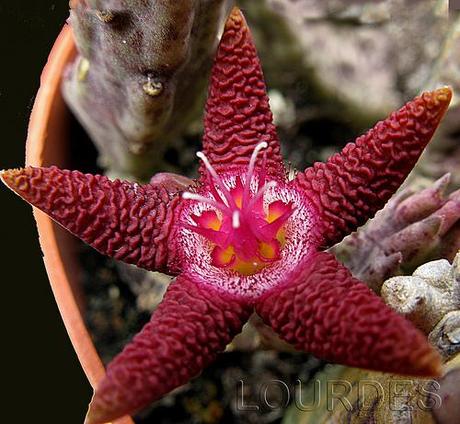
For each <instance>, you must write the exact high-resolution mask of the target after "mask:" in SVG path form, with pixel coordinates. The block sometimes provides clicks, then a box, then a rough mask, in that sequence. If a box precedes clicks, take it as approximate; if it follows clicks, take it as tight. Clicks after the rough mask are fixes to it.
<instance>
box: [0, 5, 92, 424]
mask: <svg viewBox="0 0 460 424" xmlns="http://www.w3.org/2000/svg"><path fill="white" fill-rule="evenodd" d="M0 2H1V4H0V21H1V25H0V34H1V37H0V45H1V56H0V73H1V78H0V113H1V115H0V116H1V128H2V135H1V141H0V143H1V145H0V169H2V168H3V169H5V168H11V167H19V166H22V165H23V164H24V143H25V139H26V132H27V122H28V118H29V114H30V111H31V107H32V104H33V100H34V97H35V93H36V91H37V89H38V86H39V81H40V73H41V69H42V68H43V66H44V65H45V63H46V59H47V56H48V53H49V51H50V49H51V46H52V44H53V41H54V39H55V38H56V36H57V34H58V33H59V31H60V29H61V27H62V26H63V24H64V23H65V20H66V18H67V15H68V1H67V0H60V1H54V2H53V1H49V0H15V1H11V2H6V0H0ZM0 241H1V243H0V250H1V251H0V266H1V268H2V273H1V277H0V278H1V283H0V284H1V298H0V299H1V329H2V338H1V348H0V351H1V364H2V374H3V375H2V381H1V385H2V393H3V395H2V397H1V404H2V407H3V411H4V412H5V413H6V412H7V411H9V413H10V414H12V419H10V420H5V418H4V417H5V415H3V417H2V422H15V423H26V422H31V423H35V422H44V423H82V422H83V418H84V415H85V412H86V410H87V405H88V402H89V401H90V398H91V394H92V390H91V387H90V385H89V383H88V381H87V379H86V377H85V375H84V373H83V370H82V369H81V367H80V365H79V362H78V359H77V357H76V355H75V353H74V351H73V349H72V345H71V344H70V341H69V339H68V337H67V333H66V331H65V328H64V325H63V323H62V321H61V318H60V315H59V312H58V309H57V306H56V304H55V301H54V298H53V295H52V293H51V289H50V286H49V283H48V278H47V276H46V273H45V268H44V265H43V261H42V255H41V250H40V247H39V244H38V239H37V230H36V228H35V222H34V220H33V218H32V209H31V207H29V206H28V205H27V204H25V203H24V202H23V201H22V200H21V199H19V198H18V197H16V196H15V195H14V194H13V193H12V192H10V191H9V190H7V189H6V188H5V187H3V185H2V186H1V187H0Z"/></svg>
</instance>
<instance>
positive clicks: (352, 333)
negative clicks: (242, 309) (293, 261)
mask: <svg viewBox="0 0 460 424" xmlns="http://www.w3.org/2000/svg"><path fill="white" fill-rule="evenodd" d="M290 278H292V281H290V282H286V284H284V285H281V286H277V287H276V288H275V289H272V290H271V291H270V292H269V293H267V294H266V295H264V296H263V297H262V298H261V299H260V300H259V301H258V303H257V304H256V311H257V312H258V313H259V315H260V316H261V317H262V318H263V320H264V321H265V322H266V323H267V324H269V325H270V326H272V327H273V329H274V330H275V331H277V332H278V333H279V334H280V336H281V337H282V338H283V339H284V340H285V341H287V342H288V343H292V344H293V345H294V346H295V347H296V348H297V349H300V350H305V351H307V352H311V353H313V354H314V355H316V356H318V357H319V358H323V359H326V360H328V361H332V362H337V363H340V364H344V365H349V366H354V367H361V368H369V369H373V370H378V371H387V372H394V373H401V374H409V375H420V376H435V375H438V374H439V372H440V366H441V362H440V356H439V354H438V353H437V352H436V351H435V350H434V348H433V347H431V346H430V345H429V344H428V341H427V339H426V337H425V336H424V335H423V333H421V332H420V331H419V330H417V329H416V328H415V327H414V326H413V325H412V324H411V323H410V322H409V321H407V320H406V319H404V318H403V317H402V316H400V315H398V314H397V313H396V312H394V311H392V310H391V309H390V308H389V307H388V306H386V305H385V304H384V303H383V301H382V300H381V299H380V298H379V297H378V296H376V295H375V294H374V293H373V292H372V291H371V290H370V289H369V288H368V287H367V286H366V285H365V284H364V283H362V282H360V281H359V280H356V279H355V278H353V277H352V276H351V274H350V272H349V271H348V270H347V269H346V268H345V267H343V266H342V265H341V264H339V263H338V262H337V261H336V259H335V258H334V256H333V255H331V254H330V253H325V252H318V253H314V254H313V256H312V257H311V258H310V259H309V260H308V262H307V263H306V264H305V267H304V268H303V269H302V270H301V271H299V272H298V273H297V275H294V276H291V277H290Z"/></svg>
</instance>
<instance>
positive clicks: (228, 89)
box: [201, 8, 284, 178]
mask: <svg viewBox="0 0 460 424" xmlns="http://www.w3.org/2000/svg"><path fill="white" fill-rule="evenodd" d="M204 130H205V131H204V137H203V151H204V153H205V154H206V155H207V156H208V158H209V160H210V162H211V164H212V165H213V166H214V167H215V169H216V171H217V172H222V171H227V170H228V169H231V167H234V166H236V165H243V166H246V165H248V163H249V159H250V157H251V154H252V152H253V150H254V148H255V147H256V145H257V144H258V143H260V142H262V141H266V142H267V143H268V148H267V150H266V154H267V164H266V166H267V172H268V173H269V174H270V175H275V176H280V177H283V178H284V166H283V163H282V158H281V153H280V144H279V140H278V136H277V134H276V129H275V126H274V125H273V122H272V113H271V111H270V107H269V103H268V96H267V93H266V89H265V83H264V78H263V74H262V69H261V66H260V62H259V59H258V57H257V53H256V48H255V46H254V42H253V40H252V36H251V33H250V31H249V28H248V26H247V24H246V21H245V19H244V17H243V15H242V13H241V11H240V10H239V9H238V8H234V9H233V11H232V13H231V15H230V17H229V18H228V20H227V23H226V25H225V30H224V33H223V35H222V39H221V41H220V45H219V48H218V51H217V55H216V58H215V61H214V65H213V68H212V74H211V84H210V87H209V93H208V101H207V104H206V116H205V121H204ZM261 162H262V161H261ZM201 171H203V172H202V174H204V168H203V166H202V168H201Z"/></svg>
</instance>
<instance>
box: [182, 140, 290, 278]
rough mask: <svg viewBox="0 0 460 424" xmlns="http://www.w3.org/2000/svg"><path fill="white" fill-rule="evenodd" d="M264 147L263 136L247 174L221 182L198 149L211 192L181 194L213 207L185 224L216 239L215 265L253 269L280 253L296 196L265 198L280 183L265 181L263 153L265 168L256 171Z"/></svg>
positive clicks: (251, 271) (252, 271)
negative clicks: (289, 199)
mask: <svg viewBox="0 0 460 424" xmlns="http://www.w3.org/2000/svg"><path fill="white" fill-rule="evenodd" d="M266 147H267V143H265V142H262V143H259V144H258V145H257V146H256V148H255V149H254V152H253V154H252V156H251V160H250V162H249V166H248V170H247V173H246V176H245V178H244V180H243V179H242V178H241V176H240V175H238V176H237V177H236V180H235V183H234V185H233V186H232V187H228V186H227V185H226V184H225V183H224V182H223V180H222V178H221V177H220V176H219V175H218V174H217V172H216V171H215V169H214V168H213V167H212V165H211V164H210V163H209V160H208V159H207V157H206V156H205V155H204V154H203V153H201V152H199V153H197V156H198V157H199V158H200V159H201V160H202V161H203V163H204V165H205V167H206V171H207V179H208V187H209V189H210V195H211V196H212V197H205V196H201V195H199V194H196V193H190V192H185V193H184V194H183V198H184V199H190V200H196V201H198V202H201V203H204V204H206V205H209V206H210V207H211V209H207V210H204V211H202V212H201V213H200V214H199V215H196V214H193V215H191V217H192V219H193V221H194V223H195V224H196V225H188V226H187V228H188V229H190V230H191V231H194V232H195V233H198V234H200V235H202V236H204V237H205V238H206V239H208V240H209V241H210V242H211V243H212V253H211V260H212V265H213V266H216V267H219V268H228V269H231V270H233V271H236V272H238V273H240V274H242V275H252V274H255V273H257V272H258V271H260V270H261V269H263V268H264V267H265V266H267V265H268V264H270V263H272V262H274V261H276V260H278V259H279V258H280V252H281V249H282V248H283V246H284V244H285V228H284V227H285V223H286V221H287V220H288V219H289V217H290V216H291V215H292V213H293V211H294V207H293V205H292V202H289V203H284V202H283V201H282V200H274V201H272V202H265V201H264V198H265V194H266V192H267V191H268V190H269V189H271V188H273V187H275V186H276V182H275V181H266V175H265V172H264V169H265V166H264V164H265V156H264V162H263V163H262V167H261V169H262V171H261V172H259V173H258V175H257V176H255V172H254V170H255V163H256V160H257V156H258V154H259V152H260V151H261V150H262V149H265V148H266Z"/></svg>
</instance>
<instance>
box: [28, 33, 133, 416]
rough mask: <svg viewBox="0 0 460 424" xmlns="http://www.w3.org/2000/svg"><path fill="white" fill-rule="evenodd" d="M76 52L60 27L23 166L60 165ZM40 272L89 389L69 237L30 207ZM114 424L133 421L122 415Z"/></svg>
mask: <svg viewBox="0 0 460 424" xmlns="http://www.w3.org/2000/svg"><path fill="white" fill-rule="evenodd" d="M75 55H76V48H75V43H74V39H73V33H72V30H71V28H70V27H69V26H67V25H66V26H64V28H63V30H62V31H61V33H60V34H59V36H58V38H57V40H56V42H55V44H54V46H53V49H52V50H51V53H50V55H49V58H48V62H47V64H46V66H45V68H44V70H43V73H42V76H41V81H40V89H39V91H38V93H37V97H36V99H35V103H34V106H33V109H32V115H31V117H30V122H29V129H28V135H27V144H26V165H31V166H50V165H57V166H59V167H62V168H64V167H66V165H67V158H68V154H67V149H68V142H67V141H68V139H69V137H68V131H69V118H70V112H69V111H68V109H67V107H66V106H65V104H64V100H63V98H62V95H61V90H60V87H61V80H62V73H63V70H64V68H65V66H66V64H67V63H69V62H70V61H71V60H72V59H73V58H74V57H75ZM34 217H35V220H36V222H37V228H38V234H39V238H40V245H41V248H42V250H43V255H44V262H45V266H46V271H47V274H48V277H49V280H50V284H51V289H52V290H53V294H54V297H55V299H56V302H57V305H58V307H59V311H60V313H61V316H62V319H63V321H64V325H65V328H66V329H67V333H68V334H69V337H70V340H71V342H72V345H73V347H74V349H75V352H76V353H77V356H78V358H79V360H80V363H81V365H82V367H83V370H84V372H85V374H86V376H87V377H88V380H89V382H90V384H91V386H92V387H93V388H94V387H96V385H97V384H98V383H99V381H100V380H101V379H102V377H103V376H104V366H103V365H102V361H101V358H100V357H99V355H98V353H97V351H96V348H95V346H94V344H93V342H92V340H91V337H90V335H89V332H88V329H87V328H86V326H85V322H84V319H83V316H82V312H83V308H84V295H83V292H82V290H81V287H80V285H79V284H80V280H79V264H78V260H77V259H78V258H77V253H76V249H75V238H74V237H73V236H72V235H71V234H69V233H68V232H67V231H65V230H64V229H62V228H61V227H60V226H59V225H57V224H56V223H55V222H54V221H52V220H51V219H50V218H49V217H48V216H47V215H45V214H44V213H43V212H41V211H39V210H38V209H35V208H34ZM116 423H117V424H133V421H132V419H131V418H129V417H126V418H123V419H120V420H117V421H116Z"/></svg>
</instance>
